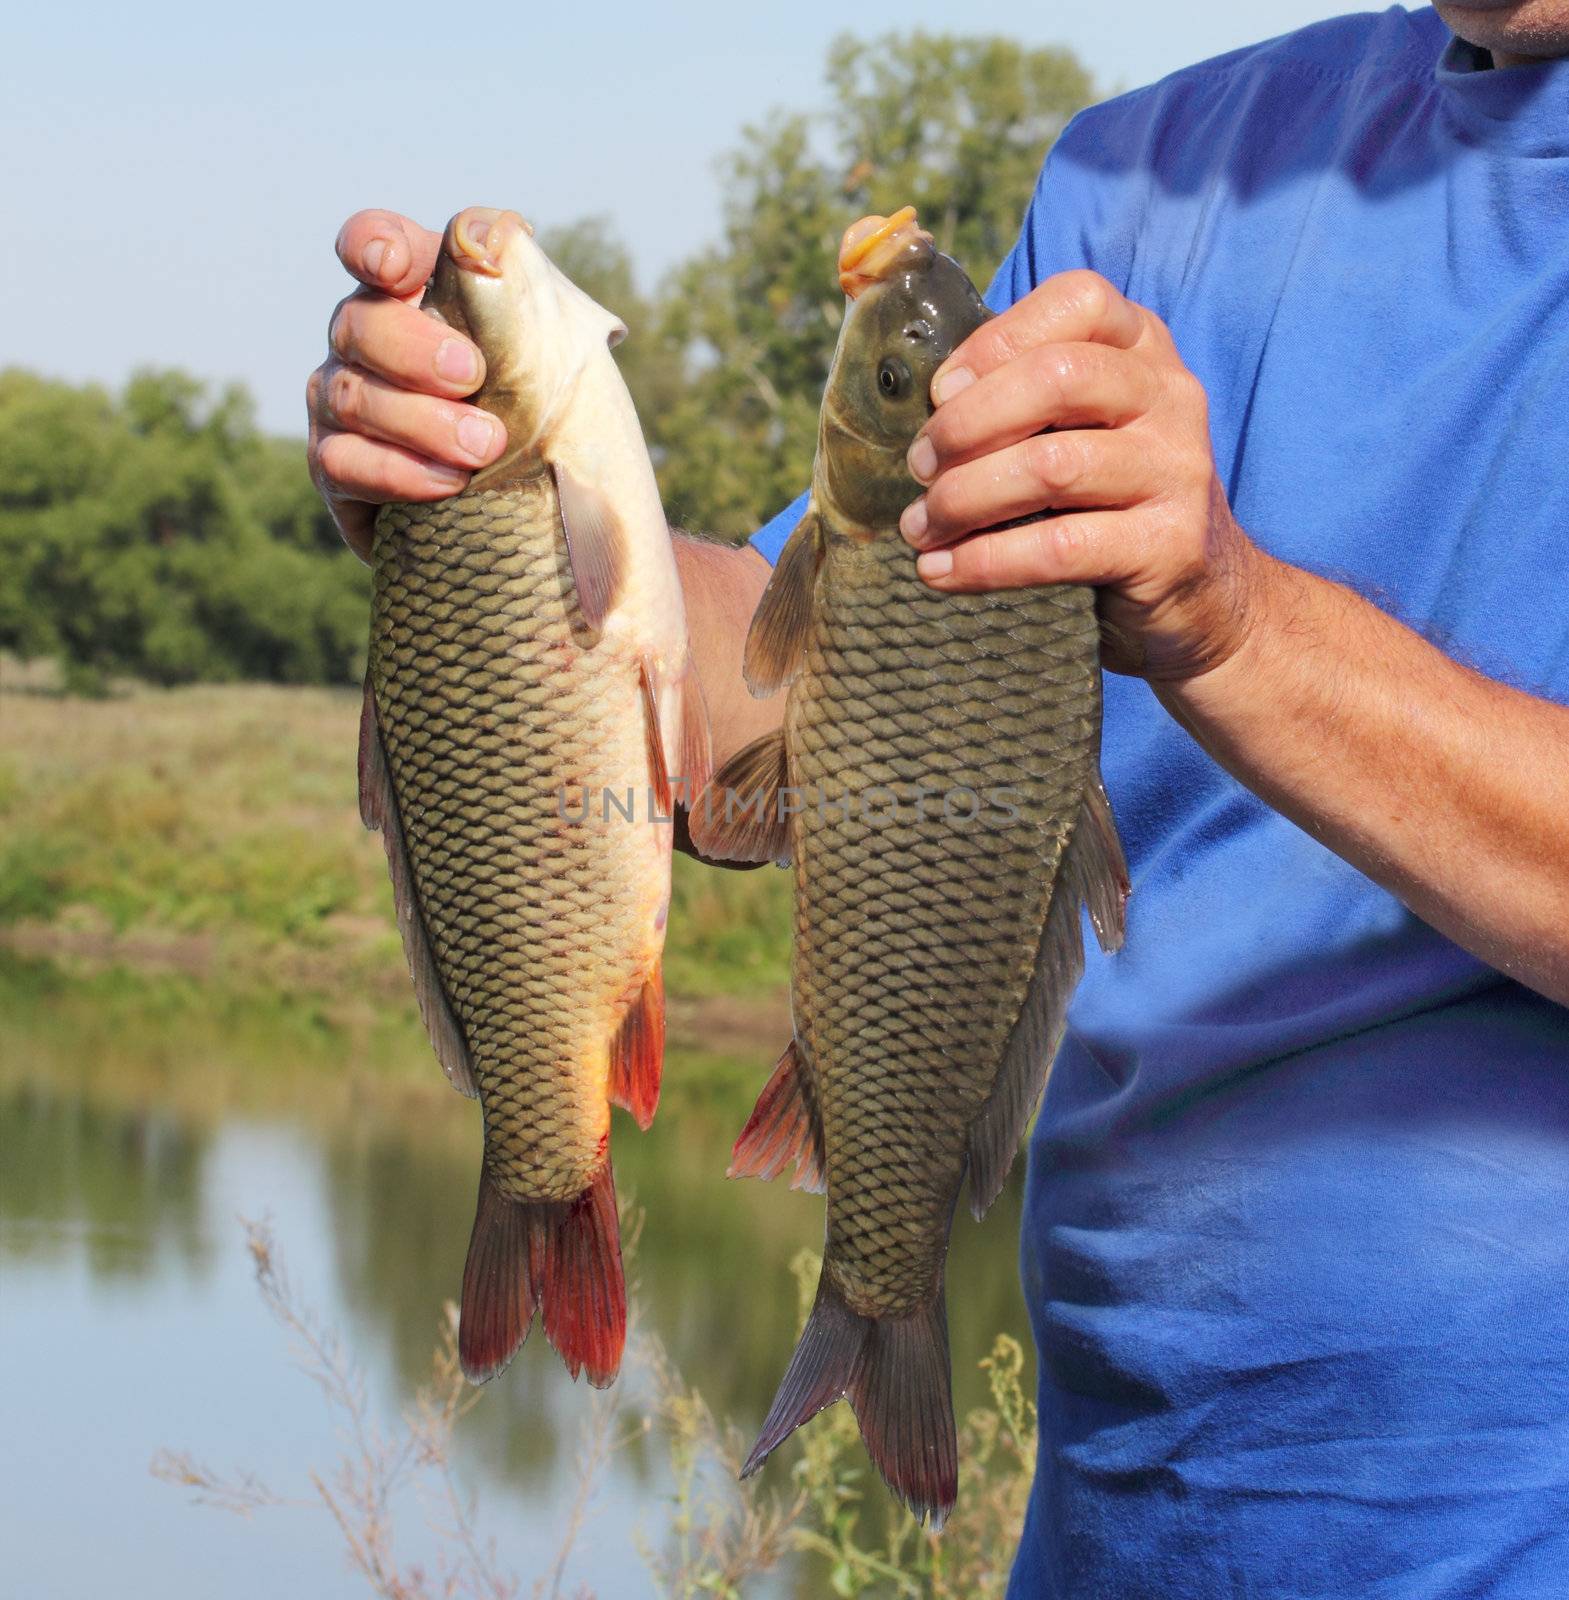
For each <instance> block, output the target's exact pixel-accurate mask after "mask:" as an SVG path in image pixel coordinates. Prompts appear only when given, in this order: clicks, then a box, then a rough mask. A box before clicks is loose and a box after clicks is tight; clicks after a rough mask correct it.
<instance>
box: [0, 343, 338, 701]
mask: <svg viewBox="0 0 1569 1600" xmlns="http://www.w3.org/2000/svg"><path fill="white" fill-rule="evenodd" d="M0 457H3V459H4V460H5V462H6V464H7V471H6V474H5V478H4V481H3V482H0V649H7V650H10V651H13V652H15V653H16V654H17V655H21V656H33V657H37V656H52V657H55V658H56V659H58V660H60V661H61V662H62V664H64V665H65V667H66V668H67V672H68V678H67V682H68V685H69V686H71V687H92V686H95V685H98V684H101V683H102V682H103V681H104V680H105V679H107V678H108V677H110V676H113V675H120V674H131V675H134V676H136V677H139V678H144V679H147V680H149V681H151V682H153V683H163V684H172V683H187V682H192V681H196V680H221V679H238V678H249V679H261V680H266V681H271V682H277V683H347V682H350V681H352V680H353V678H354V677H355V675H356V673H357V671H358V670H359V666H360V662H361V659H362V653H363V649H364V635H365V607H366V594H367V583H366V579H365V575H364V573H363V570H362V569H361V567H360V565H359V563H358V562H357V561H355V559H354V558H353V557H352V556H351V555H350V554H349V553H348V552H347V551H346V550H344V549H343V547H342V545H341V544H340V543H339V541H338V539H337V536H336V534H335V533H334V532H333V531H332V527H331V524H330V522H329V521H328V518H327V515H326V512H325V511H324V509H323V508H322V506H321V503H320V502H319V500H317V498H316V496H315V493H314V491H313V490H312V488H311V484H310V480H309V478H308V477H307V475H306V472H305V466H304V453H303V451H302V449H301V448H300V447H299V446H298V445H286V444H283V443H281V442H279V441H277V440H272V439H267V438H264V437H263V436H261V435H260V434H258V433H257V431H256V428H255V425H254V423H253V422H252V420H251V414H250V402H249V400H248V399H247V398H246V397H245V395H244V394H243V392H242V391H240V390H237V389H230V390H227V391H225V392H224V393H223V394H221V395H219V396H218V397H217V398H216V399H212V398H210V397H209V396H208V394H207V391H206V389H205V388H204V386H203V385H201V384H199V383H198V382H196V381H195V380H194V379H192V378H190V377H188V376H186V375H185V374H183V373H178V372H144V373H141V374H139V375H138V376H137V377H135V378H133V379H132V380H131V382H130V383H129V384H128V385H127V386H126V388H125V391H124V393H123V394H122V395H120V396H119V397H118V399H116V398H113V397H111V396H110V395H108V394H107V393H105V392H104V391H103V390H102V389H99V388H97V387H88V388H85V389H75V388H72V387H70V386H69V385H66V384H63V383H55V382H51V381H49V380H47V379H44V378H40V377H36V376H34V375H32V374H30V373H25V372H20V371H15V370H9V371H5V372H0Z"/></svg>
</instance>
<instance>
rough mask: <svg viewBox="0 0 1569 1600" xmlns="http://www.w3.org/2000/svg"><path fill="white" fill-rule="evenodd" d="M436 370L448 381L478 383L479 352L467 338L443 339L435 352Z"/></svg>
mask: <svg viewBox="0 0 1569 1600" xmlns="http://www.w3.org/2000/svg"><path fill="white" fill-rule="evenodd" d="M436 371H437V372H439V373H440V374H441V375H442V377H444V378H445V379H446V380H447V382H448V383H478V382H479V352H478V351H477V350H476V349H475V348H474V346H473V345H471V344H470V343H469V342H468V340H467V339H443V340H442V341H441V348H440V349H439V350H437V352H436Z"/></svg>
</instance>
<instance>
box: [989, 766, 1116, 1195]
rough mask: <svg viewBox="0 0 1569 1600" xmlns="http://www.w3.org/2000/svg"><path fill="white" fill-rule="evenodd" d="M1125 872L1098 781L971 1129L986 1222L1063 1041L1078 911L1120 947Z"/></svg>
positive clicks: (1077, 951)
mask: <svg viewBox="0 0 1569 1600" xmlns="http://www.w3.org/2000/svg"><path fill="white" fill-rule="evenodd" d="M1127 896H1128V869H1127V866H1126V864H1125V863H1124V861H1123V856H1122V845H1121V843H1120V842H1119V840H1118V838H1117V827H1116V824H1115V822H1114V821H1113V820H1112V815H1111V808H1110V806H1109V805H1108V804H1107V800H1106V791H1105V790H1104V789H1103V788H1102V787H1101V782H1100V778H1099V776H1098V775H1097V776H1096V778H1095V779H1094V781H1093V782H1092V783H1091V784H1090V786H1089V788H1088V789H1087V790H1086V791H1085V796H1084V803H1083V805H1082V807H1081V809H1080V811H1079V816H1078V819H1077V820H1076V821H1075V823H1074V826H1073V832H1072V834H1071V835H1070V836H1069V838H1068V846H1067V849H1066V850H1065V851H1064V852H1063V857H1062V863H1061V866H1060V867H1059V868H1058V872H1057V881H1056V884H1055V885H1054V887H1053V889H1052V897H1051V905H1050V907H1049V908H1048V909H1047V912H1046V925H1045V927H1044V929H1043V930H1042V932H1041V943H1040V949H1039V951H1038V953H1037V955H1036V958H1035V972H1034V975H1033V976H1032V977H1031V979H1030V986H1029V989H1028V991H1027V992H1026V994H1025V998H1024V1005H1023V1007H1022V1008H1021V1010H1020V1012H1019V1018H1018V1021H1017V1022H1016V1023H1015V1024H1014V1028H1013V1033H1012V1035H1011V1036H1010V1038H1009V1040H1008V1044H1007V1048H1006V1050H1005V1051H1004V1053H1003V1059H1002V1065H1001V1066H1000V1067H999V1068H998V1070H997V1077H996V1079H995V1080H994V1081H993V1083H992V1090H991V1094H990V1095H989V1096H988V1098H987V1101H986V1104H985V1105H984V1106H983V1107H982V1108H981V1111H980V1113H979V1115H978V1116H977V1117H976V1119H975V1121H974V1122H972V1123H971V1124H970V1131H969V1174H970V1210H971V1211H972V1212H973V1213H974V1214H975V1216H977V1217H983V1216H985V1214H986V1212H987V1211H988V1210H989V1209H990V1208H991V1204H992V1202H993V1201H994V1200H995V1199H996V1198H997V1196H998V1195H999V1194H1000V1193H1001V1192H1002V1186H1003V1184H1004V1182H1005V1181H1006V1180H1007V1177H1008V1169H1009V1168H1010V1167H1011V1166H1012V1165H1013V1158H1014V1156H1015V1154H1016V1153H1017V1152H1018V1148H1019V1141H1020V1140H1021V1139H1022V1138H1023V1137H1024V1129H1025V1126H1026V1125H1027V1124H1028V1122H1029V1120H1030V1117H1031V1115H1032V1113H1033V1112H1034V1110H1035V1107H1036V1105H1037V1104H1038V1103H1039V1101H1040V1097H1041V1093H1042V1091H1043V1090H1044V1089H1045V1087H1046V1075H1047V1073H1048V1072H1049V1071H1050V1070H1051V1063H1052V1057H1053V1056H1055V1055H1056V1053H1057V1046H1058V1045H1059V1044H1060V1043H1061V1042H1062V1033H1063V1028H1064V1026H1065V1025H1066V1022H1067V1014H1068V1002H1069V1000H1070V999H1071V998H1072V997H1073V991H1074V988H1075V986H1076V985H1077V983H1078V981H1079V978H1080V976H1081V975H1082V974H1083V972H1084V936H1083V931H1082V926H1081V923H1080V920H1079V907H1080V906H1081V905H1083V906H1086V907H1088V909H1089V912H1090V918H1091V921H1092V922H1093V924H1094V926H1095V930H1096V933H1097V935H1098V937H1099V939H1100V942H1101V947H1102V948H1103V949H1105V950H1108V951H1109V950H1115V949H1117V948H1118V947H1119V946H1120V945H1121V943H1122V930H1123V920H1124V905H1125V903H1126V900H1127Z"/></svg>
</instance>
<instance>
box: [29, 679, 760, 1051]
mask: <svg viewBox="0 0 1569 1600" xmlns="http://www.w3.org/2000/svg"><path fill="white" fill-rule="evenodd" d="M358 716H359V697H358V695H357V694H355V693H352V692H348V691H338V690H330V689H287V688H271V687H259V686H246V687H203V688H192V689H177V690H153V689H145V688H137V689H132V690H129V691H127V692H125V693H122V694H119V695H116V696H114V697H111V698H107V699H101V700H93V699H78V698H72V697H69V696H63V695H58V694H54V693H49V692H44V691H41V690H39V689H37V688H34V687H31V686H29V685H28V684H27V682H26V680H25V678H24V677H23V675H22V674H21V673H20V672H19V671H18V670H17V669H15V668H14V667H12V668H9V669H8V670H6V669H0V943H3V944H4V945H6V946H8V947H9V948H10V949H12V950H13V951H14V952H17V953H20V954H22V955H25V956H31V957H44V958H48V959H51V960H55V961H63V962H75V963H86V964H91V965H93V966H112V967H119V968H129V969H135V970H140V971H147V972H159V973H163V974H169V973H183V974H188V975H190V976H193V977H199V978H203V979H213V980H217V981H220V982H221V984H222V986H223V987H224V988H226V989H228V990H231V991H236V992H248V991H266V992H271V993H274V994H277V993H287V994H299V995H317V996H332V997H334V998H335V1000H336V1001H337V1002H339V1003H342V1002H343V998H344V997H345V996H359V997H362V998H364V999H365V1000H366V1001H367V1002H369V1003H374V1004H375V1005H377V1006H378V1007H381V1006H385V1005H388V1004H399V1005H411V1004H412V1002H410V1001H409V999H408V978H407V974H406V973H405V971H404V968H403V960H402V955H401V952H400V949H399V945H398V937H397V930H396V927H395V925H394V922H393V915H392V897H391V893H390V891H389V888H388V885H387V873H386V865H385V862H384V860H383V858H382V855H381V848H380V844H379V842H378V841H377V840H376V839H375V838H373V837H372V836H371V835H369V834H367V833H366V832H365V830H364V829H363V828H362V827H361V826H360V821H359V814H358V806H357V801H356V797H355V771H354V768H355V754H354V752H355V739H356V729H357V725H358ZM787 901H788V884H787V880H786V878H785V875H784V874H782V873H778V872H774V871H771V870H766V871H762V872H753V873H739V874H732V873H720V872H715V871H712V870H707V869H704V868H701V867H698V866H696V865H695V864H694V863H692V862H689V861H686V860H679V861H678V862H677V871H676V883H675V895H674V903H673V905H672V909H671V918H670V938H669V944H668V947H667V953H666V965H665V972H666V981H667V985H668V988H669V991H670V993H671V995H672V997H673V1000H674V1002H675V1007H674V1008H675V1010H676V1012H677V1013H678V1016H679V1014H680V1013H681V1002H683V1001H685V1002H687V1003H688V1005H687V1009H688V1012H690V1009H691V1005H692V1004H693V1003H696V1002H700V1001H705V1002H706V1001H712V1002H714V1009H715V1013H716V1015H717V1016H718V1017H719V1018H720V1019H721V1020H722V1019H723V1018H724V1017H725V1016H726V1013H727V1007H726V1004H725V1002H726V1001H727V999H730V1000H732V1002H733V1003H732V1004H731V1006H730V1007H729V1011H730V1012H731V1013H733V1012H734V1010H735V1004H736V1003H740V1002H742V1001H748V1000H750V999H752V998H756V997H762V996H765V995H766V996H769V997H771V1004H770V1005H769V1006H768V1007H767V1008H766V1009H768V1010H769V1011H770V1012H771V1013H772V1016H771V1017H770V1020H771V1021H772V1020H773V1017H777V1016H778V1015H780V1014H781V1013H780V1012H779V1006H778V1001H777V994H778V992H779V991H780V989H781V988H782V986H783V983H784V980H785V974H786V965H787V959H788V954H787V952H788V923H787V909H788V908H787ZM731 1020H732V1021H733V1020H734V1017H733V1015H732V1018H731ZM721 1031H723V1029H721Z"/></svg>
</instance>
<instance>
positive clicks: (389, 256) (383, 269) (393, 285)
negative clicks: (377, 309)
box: [335, 211, 441, 296]
mask: <svg viewBox="0 0 1569 1600" xmlns="http://www.w3.org/2000/svg"><path fill="white" fill-rule="evenodd" d="M335 248H336V249H337V252H338V260H340V261H341V262H342V263H343V265H344V266H345V267H346V268H347V269H348V270H349V272H350V273H351V274H352V275H353V276H354V277H356V278H358V279H359V280H360V282H361V283H363V284H364V285H366V287H367V288H371V289H379V290H381V292H382V293H383V294H393V295H398V296H403V295H410V294H414V293H416V292H417V291H418V290H420V289H422V288H423V287H424V286H425V281H426V279H428V278H429V277H430V275H431V273H432V272H433V271H435V268H436V256H437V253H438V252H439V251H440V249H441V235H440V234H439V233H432V232H431V231H430V229H429V228H422V227H420V225H419V224H418V223H417V222H411V221H410V220H409V219H408V218H407V217H404V216H400V215H399V214H398V213H397V212H396V211H356V212H355V213H354V215H353V216H352V217H350V218H349V220H348V221H347V222H345V223H344V224H343V226H342V227H341V228H340V229H339V230H338V239H337V244H336V246H335Z"/></svg>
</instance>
